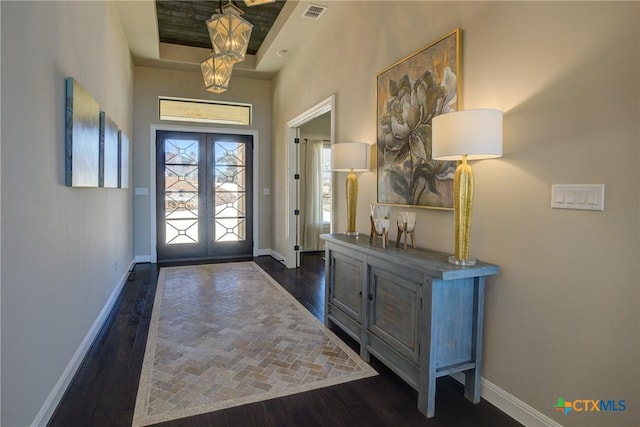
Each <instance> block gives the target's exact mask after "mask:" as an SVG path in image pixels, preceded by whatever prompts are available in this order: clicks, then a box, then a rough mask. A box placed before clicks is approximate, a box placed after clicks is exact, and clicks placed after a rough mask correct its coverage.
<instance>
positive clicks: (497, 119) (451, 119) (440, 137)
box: [431, 110, 502, 160]
mask: <svg viewBox="0 0 640 427" xmlns="http://www.w3.org/2000/svg"><path fill="white" fill-rule="evenodd" d="M464 155H466V156H467V159H469V160H478V159H491V158H495V157H502V111H499V110H464V111H457V112H455V113H448V114H441V115H439V116H436V117H434V118H433V120H432V121H431V158H432V159H433V160H460V159H462V157H463V156H464Z"/></svg>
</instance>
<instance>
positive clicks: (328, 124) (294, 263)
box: [285, 95, 335, 268]
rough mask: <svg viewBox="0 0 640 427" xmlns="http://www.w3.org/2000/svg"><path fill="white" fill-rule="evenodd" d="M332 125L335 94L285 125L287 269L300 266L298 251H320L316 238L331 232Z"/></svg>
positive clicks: (333, 132) (332, 186)
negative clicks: (286, 155) (287, 193)
mask: <svg viewBox="0 0 640 427" xmlns="http://www.w3.org/2000/svg"><path fill="white" fill-rule="evenodd" d="M334 124H335V95H331V96H330V97H329V98H327V99H325V100H324V101H322V102H320V103H319V104H317V105H315V106H314V107H312V108H310V109H309V110H307V111H305V112H304V113H302V114H300V115H299V116H297V117H296V118H294V119H292V120H290V121H289V122H288V123H287V127H288V135H289V150H288V155H289V162H288V171H289V174H288V176H289V179H288V187H289V198H288V200H287V202H288V203H287V212H288V222H289V224H288V231H289V239H288V246H287V252H286V256H285V265H286V267H287V268H297V267H299V266H300V252H302V251H317V250H322V248H323V242H322V241H321V240H320V239H319V235H320V234H323V233H330V232H331V231H332V224H333V223H334V220H333V218H334V214H333V211H334V208H333V203H332V198H333V194H334V193H335V191H334V183H333V181H332V179H331V178H332V172H331V149H332V144H333V141H334V140H335V125H334ZM305 140H306V141H305ZM314 153H315V154H314Z"/></svg>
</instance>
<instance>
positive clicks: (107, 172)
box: [100, 111, 120, 188]
mask: <svg viewBox="0 0 640 427" xmlns="http://www.w3.org/2000/svg"><path fill="white" fill-rule="evenodd" d="M119 161H120V158H119V152H118V126H117V125H116V124H115V122H114V121H113V120H111V119H110V118H109V116H107V114H106V113H105V112H104V111H101V112H100V187H105V188H118V179H119V176H118V173H119V170H118V163H119Z"/></svg>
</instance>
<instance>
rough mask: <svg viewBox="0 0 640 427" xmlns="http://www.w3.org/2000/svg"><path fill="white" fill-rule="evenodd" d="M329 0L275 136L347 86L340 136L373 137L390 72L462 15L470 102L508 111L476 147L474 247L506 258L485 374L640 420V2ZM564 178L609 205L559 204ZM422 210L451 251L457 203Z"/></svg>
mask: <svg viewBox="0 0 640 427" xmlns="http://www.w3.org/2000/svg"><path fill="white" fill-rule="evenodd" d="M329 6H330V7H329V9H328V11H327V12H326V13H325V15H323V18H322V19H323V20H325V19H326V20H328V21H329V22H328V23H327V22H325V24H324V26H323V28H328V30H327V31H326V33H321V34H320V33H318V34H316V36H315V37H314V38H313V40H311V41H310V42H309V44H308V45H306V46H299V47H297V48H296V50H295V51H292V52H290V53H291V56H290V57H289V58H288V61H287V64H286V66H285V68H284V69H283V70H282V71H281V72H280V73H279V75H278V76H277V78H276V80H275V86H274V107H273V108H274V111H273V113H274V115H273V118H274V120H273V127H274V151H276V152H281V153H284V152H286V150H287V135H286V122H287V121H288V120H290V119H292V118H293V117H296V116H297V115H298V114H300V113H301V112H303V111H306V110H307V109H308V108H310V107H311V106H313V105H315V104H316V103H318V102H319V101H321V100H323V99H325V98H326V97H327V96H329V95H331V94H335V95H336V139H337V141H336V142H342V141H348V140H359V141H370V142H371V143H374V142H375V140H376V109H375V102H376V99H375V77H376V75H377V74H378V73H379V72H381V71H382V70H384V69H385V68H386V67H388V66H390V65H391V64H393V63H395V62H396V61H398V60H400V59H402V58H403V57H405V56H407V55H408V54H410V53H412V52H414V51H416V50H417V49H419V48H421V47H423V46H425V45H427V44H428V43H430V42H432V41H434V40H436V39H438V38H439V37H440V36H442V35H444V34H446V33H448V32H450V31H451V30H453V29H454V28H458V27H459V28H461V29H462V30H463V32H464V33H463V90H464V95H463V108H464V109H469V108H498V109H501V110H503V111H504V113H505V116H504V135H505V139H504V157H503V158H501V159H498V160H489V161H479V162H475V163H474V164H473V167H474V170H475V172H476V186H477V191H476V205H475V213H474V219H473V226H472V238H471V240H472V241H471V251H472V254H473V255H474V256H476V257H478V258H480V259H482V260H484V261H488V262H492V263H496V264H499V265H500V267H501V273H500V275H498V276H497V277H492V278H491V279H489V281H488V286H487V304H486V327H485V345H486V347H485V351H484V356H485V361H486V363H485V366H484V370H483V376H484V377H485V378H486V379H487V380H488V381H490V382H491V383H493V384H495V385H497V386H498V387H500V388H502V389H503V390H505V391H507V392H508V393H510V394H512V395H513V396H515V397H517V398H519V399H521V400H522V401H524V402H525V403H527V404H528V405H531V406H532V407H534V408H535V409H537V410H538V411H540V412H542V413H544V414H545V415H547V416H548V417H551V418H553V419H555V420H557V421H558V422H560V423H562V424H565V425H583V426H584V425H593V426H596V425H598V426H599V425H638V424H640V411H638V410H637V408H638V405H639V404H640V401H639V396H640V375H639V368H638V360H640V353H639V349H638V343H639V325H640V319H639V316H638V312H639V310H638V307H639V302H640V295H639V290H638V289H639V286H638V285H639V282H640V280H639V279H640V277H639V271H638V261H639V260H640V253H639V247H638V246H639V245H638V241H639V237H640V234H639V231H640V230H639V219H640V215H639V213H640V210H639V195H640V191H639V190H638V188H639V176H638V170H639V166H640V164H639V162H640V158H639V150H638V147H639V142H640V141H639V140H640V130H639V124H638V123H639V119H638V117H640V106H639V101H640V88H639V79H638V76H639V75H640V69H639V63H640V58H639V55H640V54H639V52H640V33H639V31H640V30H639V28H640V16H639V15H640V12H639V8H640V3H637V2H626V3H614V2H586V3H581V2H567V3H564V2H491V3H485V2H470V3H463V2H402V3H400V2H340V3H338V2H331V3H330V5H329ZM347 27H348V28H349V31H350V32H349V34H350V35H349V36H348V37H345V36H344V35H343V34H342V33H341V31H340V30H341V29H342V28H347ZM319 28H320V27H319ZM310 82H313V84H310ZM301 88H304V90H301ZM286 170H287V164H286V158H285V156H274V163H273V171H274V174H273V182H274V195H273V197H274V200H276V201H278V202H277V203H276V204H275V206H274V242H273V243H274V249H275V250H276V251H278V252H280V253H286V242H287V240H288V238H289V236H287V230H288V226H287V221H286V218H287V216H286V215H285V212H284V208H285V204H284V202H280V201H284V200H285V198H286V194H287V191H288V187H287V174H286ZM554 183H585V184H590V183H604V184H605V185H606V196H605V199H606V200H605V207H606V210H605V211H604V212H586V211H572V210H555V209H554V210H552V209H551V208H550V188H551V184H554ZM359 184H360V193H359V206H358V218H357V228H358V230H360V231H363V232H367V231H368V224H367V209H366V207H367V206H368V205H369V204H370V203H373V202H375V201H376V176H375V171H372V172H370V173H364V174H361V175H360V177H359ZM338 190H341V188H340V186H338ZM343 200H344V194H343V193H342V194H340V193H339V194H338V195H337V197H336V198H335V201H336V204H337V211H336V218H337V223H338V226H337V229H341V228H342V227H344V214H343V213H344V210H345V206H344V202H343ZM397 211H398V208H395V209H394V210H393V213H395V212H397ZM415 211H416V213H417V216H418V223H417V224H418V225H417V227H418V228H417V233H418V236H417V240H418V243H419V245H420V246H423V247H428V248H433V249H438V250H444V251H448V252H451V251H452V250H453V229H452V228H453V218H452V214H451V212H446V211H444V212H443V211H432V210H426V209H415ZM394 237H395V236H391V238H394ZM559 397H564V398H565V399H567V400H572V399H616V400H617V399H625V400H626V401H627V410H626V411H625V412H621V413H597V414H585V413H582V414H580V413H573V414H569V415H567V416H563V415H562V414H560V413H558V412H556V411H555V410H554V409H553V405H554V404H555V403H556V401H557V399H558V398H559Z"/></svg>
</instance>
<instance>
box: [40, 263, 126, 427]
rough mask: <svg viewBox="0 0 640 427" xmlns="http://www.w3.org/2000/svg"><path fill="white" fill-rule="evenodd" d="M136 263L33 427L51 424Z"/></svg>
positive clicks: (77, 353)
mask: <svg viewBox="0 0 640 427" xmlns="http://www.w3.org/2000/svg"><path fill="white" fill-rule="evenodd" d="M135 263H136V261H135V259H132V260H131V262H130V263H129V267H128V268H127V269H126V270H125V272H124V274H123V275H122V277H121V278H120V280H119V281H118V284H117V285H116V287H115V288H114V289H113V292H111V295H110V296H109V299H107V302H106V303H105V305H104V307H102V310H101V311H100V314H98V317H97V318H96V320H95V322H93V325H92V326H91V328H89V332H87V335H86V336H85V337H84V339H83V340H82V342H81V343H80V346H79V347H78V349H77V350H76V352H75V353H74V355H73V357H72V358H71V360H70V361H69V364H68V365H67V367H66V368H65V370H64V371H63V372H62V375H60V378H59V379H58V382H57V383H56V385H55V386H54V387H53V390H51V393H49V396H48V397H47V400H45V402H44V404H43V405H42V408H40V411H39V412H38V414H37V415H36V418H35V419H34V420H33V422H32V423H31V427H39V426H46V425H47V424H48V423H49V421H50V419H51V417H52V416H53V413H54V412H55V410H56V408H57V407H58V404H59V403H60V401H61V400H62V397H63V396H64V394H65V393H66V391H67V388H68V387H69V384H71V381H72V380H73V377H74V376H75V374H76V372H77V371H78V368H79V367H80V364H81V363H82V360H83V359H84V357H85V356H86V355H87V353H88V352H89V349H90V348H91V345H92V344H93V341H94V340H95V339H96V336H98V333H99V332H100V329H101V328H102V326H103V325H104V322H105V321H106V320H107V318H108V317H109V313H110V312H111V309H112V308H113V306H114V304H115V303H116V300H117V299H118V296H120V292H121V291H122V288H123V287H124V284H125V283H126V282H127V279H128V277H129V273H130V271H131V269H132V268H133V266H134V265H135Z"/></svg>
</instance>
